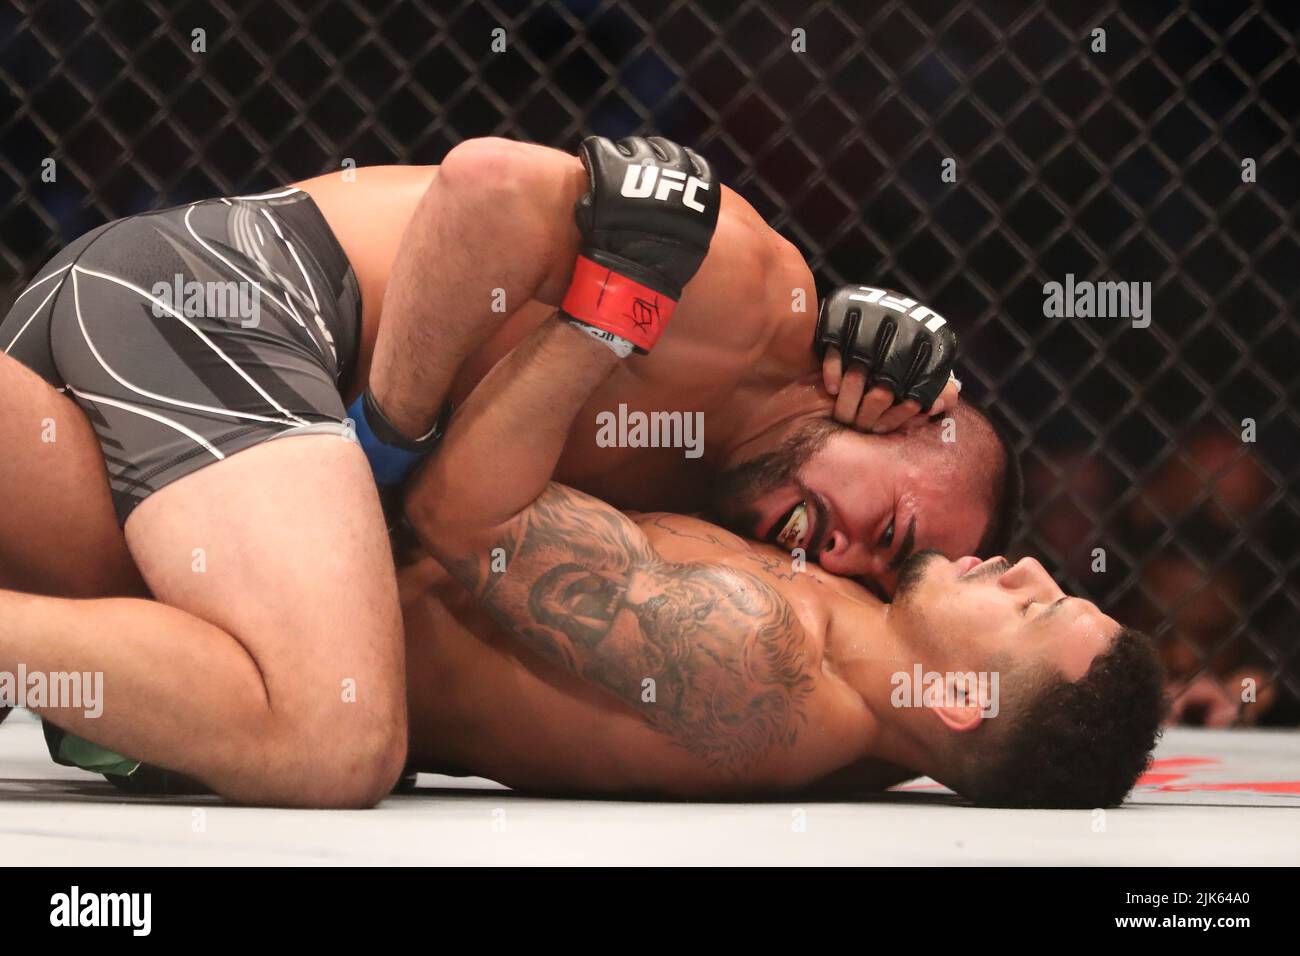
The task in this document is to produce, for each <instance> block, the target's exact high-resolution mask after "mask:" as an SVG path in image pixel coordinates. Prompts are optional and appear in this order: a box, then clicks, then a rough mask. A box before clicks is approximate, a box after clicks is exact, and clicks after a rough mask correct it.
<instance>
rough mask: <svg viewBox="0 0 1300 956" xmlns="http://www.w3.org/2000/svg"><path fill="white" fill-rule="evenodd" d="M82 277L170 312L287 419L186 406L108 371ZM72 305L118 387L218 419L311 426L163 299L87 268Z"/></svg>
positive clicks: (97, 356)
mask: <svg viewBox="0 0 1300 956" xmlns="http://www.w3.org/2000/svg"><path fill="white" fill-rule="evenodd" d="M82 274H84V275H88V276H94V277H95V278H97V279H104V280H107V281H108V282H112V283H115V284H117V285H120V286H122V287H123V288H125V289H130V290H131V291H132V292H134V293H136V294H137V295H139V296H141V297H142V298H144V299H147V300H148V301H150V302H153V303H155V304H156V305H157V306H158V307H159V308H161V309H163V310H164V311H165V312H167V314H168V315H171V316H173V317H175V318H177V319H179V320H180V321H181V322H183V323H185V325H186V326H187V327H188V328H189V329H190V330H191V331H193V332H194V334H195V335H197V336H198V337H199V339H200V340H202V341H203V342H204V344H206V345H207V346H208V347H209V348H211V349H212V351H214V352H216V353H217V355H219V356H220V357H221V358H222V360H223V361H225V363H226V364H227V365H229V366H230V367H231V368H232V369H234V370H235V373H236V374H237V375H239V377H240V378H242V379H243V380H244V381H246V382H247V383H248V384H249V385H250V386H252V388H253V390H254V391H256V392H257V393H258V394H259V395H261V396H262V397H263V398H264V399H266V401H267V402H268V403H269V404H271V405H273V406H274V407H275V408H276V410H277V411H279V412H280V413H281V414H282V415H284V416H285V418H270V417H268V416H266V415H257V414H255V413H253V412H236V411H233V410H232V409H229V408H218V407H216V406H213V405H203V404H200V403H197V402H187V401H184V400H182V399H179V398H169V397H167V396H166V395H159V394H158V393H156V392H151V391H149V390H148V389H144V388H140V387H139V386H136V385H133V384H131V383H130V382H128V381H127V380H126V379H124V378H122V376H120V375H118V374H117V372H115V371H114V370H113V369H112V368H110V367H109V365H108V363H107V362H105V361H104V357H103V356H102V355H100V354H99V350H98V349H96V348H95V344H94V343H93V342H91V341H90V333H89V331H88V330H87V329H86V323H85V320H84V318H83V317H82V314H81V294H80V285H79V283H78V282H77V276H78V275H82ZM72 301H73V305H74V306H75V309H76V313H77V324H78V325H80V326H81V335H82V338H84V339H85V340H86V345H87V346H88V347H89V348H90V351H91V354H92V355H94V356H95V360H96V361H98V362H99V364H100V365H101V366H103V369H104V371H106V372H107V373H108V374H109V375H111V376H112V377H113V378H114V379H115V380H116V381H117V382H118V384H120V385H123V386H125V387H126V388H129V389H130V390H131V391H133V392H135V393H136V394H138V395H144V396H146V397H148V398H152V399H153V400H154V401H158V402H164V403H166V404H169V405H175V406H177V407H179V408H190V409H193V410H195V411H202V412H210V413H212V414H215V415H229V416H231V417H232V418H246V419H250V420H252V421H258V422H270V423H272V424H277V425H295V424H297V425H305V424H308V423H307V421H306V420H305V419H302V418H299V417H298V416H297V415H295V414H293V413H292V412H290V411H289V410H288V409H286V408H284V407H283V406H281V405H280V403H279V402H277V401H276V400H275V399H274V398H272V397H271V396H270V395H268V394H267V392H266V390H265V389H263V388H262V386H261V385H259V384H257V382H256V381H254V380H253V379H252V378H250V377H249V375H248V373H247V372H245V371H244V370H243V369H242V368H240V367H239V365H238V364H237V363H236V362H235V361H233V360H232V359H231V358H230V356H229V355H227V354H226V353H225V352H223V351H222V350H221V349H220V348H219V347H218V346H217V344H216V343H215V342H213V341H212V340H211V339H209V338H208V337H207V336H206V335H204V334H203V332H202V330H200V329H199V328H198V327H197V326H195V325H194V324H193V323H192V322H190V321H189V319H187V318H185V316H183V315H181V314H180V313H179V312H177V311H176V310H175V309H173V308H171V307H170V306H168V305H167V303H165V302H163V301H162V300H161V299H157V298H155V297H154V296H152V295H150V294H149V293H148V292H146V291H145V290H144V289H141V288H139V287H138V286H135V285H132V284H131V283H130V282H127V281H126V280H125V279H119V278H118V277H117V276H111V275H107V274H106V273H103V272H95V271H94V270H91V269H87V268H85V267H84V266H76V267H74V268H73V270H72Z"/></svg>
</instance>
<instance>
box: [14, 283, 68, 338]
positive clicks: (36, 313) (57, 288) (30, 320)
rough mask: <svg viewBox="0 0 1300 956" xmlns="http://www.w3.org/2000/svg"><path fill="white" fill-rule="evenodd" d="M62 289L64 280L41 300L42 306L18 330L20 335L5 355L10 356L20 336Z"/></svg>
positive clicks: (16, 336)
mask: <svg viewBox="0 0 1300 956" xmlns="http://www.w3.org/2000/svg"><path fill="white" fill-rule="evenodd" d="M64 278H67V277H66V276H65V277H64ZM62 288H63V279H60V280H59V284H58V285H56V286H55V287H54V288H53V289H51V290H50V291H49V292H48V293H47V294H46V296H45V298H43V299H41V304H40V305H38V306H37V307H36V311H35V312H33V313H32V314H31V318H29V319H28V320H27V321H26V322H24V323H23V327H22V328H21V329H19V330H18V335H15V336H14V337H13V339H12V340H11V341H10V342H9V344H8V345H6V346H5V353H6V354H8V352H9V350H10V349H11V348H13V347H14V345H15V344H17V342H18V336H19V335H22V334H23V333H24V332H26V331H27V326H29V325H31V324H32V320H33V319H35V318H36V317H37V316H38V315H40V314H41V309H43V308H45V303H47V302H49V301H50V299H52V298H53V297H54V293H56V292H58V291H59V290H60V289H62ZM19 298H21V296H20V297H19ZM17 301H18V300H17V299H15V300H14V302H17Z"/></svg>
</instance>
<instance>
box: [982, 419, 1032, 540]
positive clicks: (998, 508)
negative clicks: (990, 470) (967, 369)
mask: <svg viewBox="0 0 1300 956" xmlns="http://www.w3.org/2000/svg"><path fill="white" fill-rule="evenodd" d="M972 408H973V410H974V411H975V412H976V413H977V414H978V415H980V416H981V417H982V418H983V419H984V420H985V421H986V422H988V424H989V427H990V428H992V429H993V434H994V435H995V436H996V437H997V442H998V450H999V451H1000V452H1001V461H1000V464H1001V466H1002V467H1001V468H1000V469H999V470H998V472H997V473H996V474H995V475H994V477H993V506H992V508H991V509H990V513H989V523H988V526H987V527H986V528H985V529H984V534H983V535H982V536H981V537H980V543H979V545H978V546H976V548H975V553H976V554H977V555H979V556H980V557H982V558H989V557H992V556H993V555H995V554H1006V552H1007V550H1008V549H1009V548H1010V547H1011V539H1012V537H1013V536H1014V535H1015V533H1016V529H1017V528H1018V527H1019V526H1020V511H1021V508H1022V507H1023V506H1024V499H1025V473H1024V471H1023V470H1022V469H1021V467H1020V456H1018V455H1017V454H1016V450H1015V448H1014V447H1013V446H1012V444H1011V438H1010V436H1009V435H1008V434H1007V431H1006V429H1005V428H1004V427H1003V426H1002V425H1000V424H999V423H998V422H997V421H995V420H994V419H993V418H992V417H991V416H989V415H987V414H985V413H984V412H983V411H981V410H980V409H978V408H975V407H974V406H972Z"/></svg>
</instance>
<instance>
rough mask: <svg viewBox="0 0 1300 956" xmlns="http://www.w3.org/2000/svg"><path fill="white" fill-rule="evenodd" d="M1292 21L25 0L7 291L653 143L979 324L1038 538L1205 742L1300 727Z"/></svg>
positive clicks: (4, 169)
mask: <svg viewBox="0 0 1300 956" xmlns="http://www.w3.org/2000/svg"><path fill="white" fill-rule="evenodd" d="M1298 25H1300V5H1298V4H1295V3H1293V2H1278V3H1275V4H1271V3H1264V2H1258V0H1256V2H1249V0H1240V2H1236V3H1221V2H1206V3H1191V2H1178V0H1143V2H1124V3H1115V2H1109V3H1097V4H1092V3H1075V2H1070V0H1062V2H1030V3H1015V2H1009V0H980V2H978V3H964V2H957V3H954V2H938V0H913V2H906V3H902V2H884V3H867V2H852V3H849V2H844V3H827V2H786V0H618V2H611V0H567V2H565V0H496V2H488V0H476V2H455V0H440V2H430V0H400V2H389V0H371V2H364V3H363V2H357V0H262V2H256V3H244V2H233V0H227V2H181V3H167V4H164V3H162V2H155V0H120V2H112V0H107V2H98V3H91V2H87V0H15V2H14V3H12V4H9V5H7V6H6V7H5V8H4V9H3V10H2V11H0V100H3V102H2V103H0V117H3V119H0V288H3V289H5V290H6V296H7V297H6V298H5V299H4V305H5V307H6V308H7V306H8V303H9V302H10V301H12V298H13V296H15V295H16V294H17V292H18V290H19V289H20V288H21V287H22V284H23V283H24V282H25V281H26V280H27V279H28V278H30V277H31V276H32V275H33V274H34V273H35V271H36V269H37V268H38V266H39V265H40V264H41V262H42V261H43V260H44V259H46V258H47V257H48V256H49V255H51V254H52V253H53V252H54V251H56V249H58V248H59V247H60V246H61V245H63V244H65V243H66V242H68V241H70V240H71V239H73V238H75V237H76V236H77V235H79V234H80V233H82V232H84V231H86V230H88V229H90V228H92V227H94V226H96V225H99V224H100V223H102V222H104V221H106V220H109V219H113V218H116V217H119V216H122V215H125V214H128V213H133V212H139V211H141V210H144V209H148V208H157V207H163V206H170V205H174V204H177V203H181V202H186V201H191V200H195V199H199V198H203V197H206V196H211V195H216V194H222V193H239V192H245V193H246V192H250V191H256V190H260V189H263V188H266V187H270V186H274V185H278V184H281V183H285V182H290V181H293V180H297V179H303V178H306V177H309V176H312V175H315V174H318V173H320V172H323V171H326V170H330V169H338V168H339V167H340V165H341V164H343V163H344V162H345V161H347V160H351V161H353V162H355V163H356V164H358V165H365V164H372V163H436V162H438V161H439V160H440V159H441V158H442V156H443V155H444V154H445V153H446V152H447V151H448V150H449V149H450V148H451V147H452V146H453V145H454V144H456V143H457V142H459V141H460V140H462V139H465V138H467V137H471V136H482V135H503V136H511V137H517V138H523V139H528V140H532V141H536V142H541V143H546V144H549V145H553V146H557V147H560V148H564V149H570V150H571V149H573V148H574V147H576V145H577V143H578V141H579V140H580V138H581V137H583V136H585V135H587V134H589V133H593V132H598V133H601V134H603V135H607V136H614V137H617V136H623V135H628V134H633V133H651V132H655V133H660V134H662V135H665V136H668V137H670V138H673V139H677V140H680V141H682V142H685V143H687V144H690V145H692V146H694V147H695V148H696V149H697V150H699V151H701V152H702V153H703V154H704V155H706V156H707V157H708V158H709V160H710V161H711V162H712V163H713V165H714V168H715V170H717V172H718V174H719V175H720V177H721V178H722V179H723V181H725V182H727V183H729V184H730V185H732V186H733V187H734V188H735V189H737V190H738V191H739V192H740V193H741V194H743V195H744V196H745V198H746V199H748V200H749V201H750V202H751V203H752V204H753V205H754V206H755V207H756V208H757V209H758V211H759V212H760V213H761V214H762V215H763V216H764V217H765V218H766V219H767V220H768V221H769V222H770V223H771V224H772V225H773V227H774V228H776V229H777V230H778V231H779V232H781V233H782V234H783V235H784V236H786V238H788V239H790V240H791V241H792V242H794V243H795V244H796V245H797V246H798V247H799V248H800V250H801V251H803V253H804V254H805V256H806V257H807V259H808V261H809V263H810V265H811V266H812V268H813V270H814V273H815V274H816V276H817V279H818V283H819V287H820V288H822V289H825V288H826V287H827V286H830V285H833V284H838V283H841V282H846V281H855V282H869V283H873V284H881V285H890V286H893V287H895V288H900V289H904V290H907V291H908V293H909V294H911V295H913V296H915V297H918V298H920V299H922V300H923V301H925V302H927V303H929V304H931V305H932V306H933V307H934V308H936V309H937V310H938V311H940V312H942V313H943V314H945V315H947V316H948V317H949V318H950V319H951V320H953V321H954V323H955V325H956V327H957V328H958V329H959V331H960V336H961V342H962V358H961V360H960V372H961V375H962V378H963V381H964V382H965V384H966V385H967V387H968V388H967V393H966V394H967V395H968V396H969V397H971V398H973V399H974V400H976V401H977V402H979V403H980V404H981V405H983V406H985V407H988V408H990V409H991V410H992V411H994V412H995V414H996V415H997V416H998V417H999V418H1000V419H1001V420H1003V421H1004V422H1005V423H1007V424H1008V425H1009V429H1010V431H1011V433H1012V434H1013V436H1014V439H1015V442H1016V445H1017V448H1018V450H1019V452H1020V454H1021V456H1022V458H1023V461H1024V466H1025V470H1026V479H1027V492H1028V495H1027V507H1026V515H1025V518H1026V521H1025V526H1024V531H1023V533H1022V534H1021V536H1020V538H1019V539H1018V541H1017V549H1018V550H1019V551H1021V552H1024V553H1032V554H1035V555H1039V556H1041V558H1042V560H1043V561H1044V563H1045V564H1046V565H1047V566H1048V567H1049V569H1051V570H1053V571H1054V572H1055V573H1056V574H1057V575H1058V578H1059V579H1060V580H1061V581H1062V584H1063V586H1064V587H1065V588H1066V589H1067V590H1073V591H1074V592H1076V593H1080V594H1083V595H1086V596H1089V597H1092V598H1094V599H1096V600H1098V601H1101V602H1103V604H1104V605H1105V606H1107V607H1108V608H1111V609H1113V611H1114V613H1115V615H1116V616H1117V617H1120V618H1121V619H1123V620H1125V621H1126V622H1129V623H1133V624H1135V625H1137V626H1139V627H1142V628H1144V629H1146V630H1148V631H1149V632H1151V633H1153V634H1155V635H1156V636H1157V637H1158V638H1159V639H1160V642H1161V646H1162V649H1163V652H1164V656H1165V660H1166V665H1167V666H1168V668H1169V669H1170V672H1171V674H1172V675H1173V678H1174V681H1175V684H1176V686H1178V687H1187V688H1190V693H1189V694H1188V695H1186V697H1185V703H1187V705H1188V706H1186V708H1185V712H1184V714H1183V716H1184V719H1186V720H1188V721H1191V722H1196V721H1198V720H1204V719H1206V717H1207V715H1209V714H1210V713H1212V712H1214V710H1215V709H1216V707H1217V706H1218V705H1219V704H1221V703H1222V702H1223V701H1227V702H1228V704H1229V706H1230V707H1231V708H1232V709H1234V710H1236V709H1238V702H1239V701H1241V700H1242V699H1243V697H1244V698H1247V699H1251V698H1257V700H1256V702H1255V703H1254V704H1252V705H1251V706H1249V707H1246V708H1244V711H1245V713H1246V714H1247V715H1248V717H1247V719H1249V720H1251V721H1254V720H1258V721H1259V722H1262V723H1292V724H1293V723H1297V722H1300V650H1298V649H1300V582H1298V581H1297V573H1296V564H1297V560H1296V551H1297V548H1296V542H1297V541H1298V540H1300V492H1298V491H1297V487H1298V485H1300V481H1298V478H1300V475H1298V465H1300V414H1298V413H1297V404H1300V403H1297V400H1296V399H1297V385H1296V381H1297V377H1298V376H1297V369H1300V329H1298V327H1297V323H1296V319H1295V306H1296V298H1297V288H1298V287H1300V267H1298V266H1297V263H1298V262H1300V248H1298V245H1297V244H1298V243H1300V227H1298V226H1297V222H1296V209H1297V206H1298V205H1300V202H1298V201H1297V200H1298V198H1300V197H1298V195H1297V193H1298V192H1300V153H1298V152H1297V146H1296V135H1295V134H1296V128H1295V118H1296V117H1297V116H1300V58H1298V57H1297V44H1296V35H1297V26H1298ZM196 30H198V31H202V34H201V36H202V43H201V46H202V47H203V49H202V50H201V51H199V50H197V49H196V47H198V46H199V45H200V42H199V38H200V34H197V33H195V31H196ZM1097 30H1101V31H1103V32H1102V33H1100V34H1099V33H1097V32H1095V31H1097ZM49 160H53V168H54V169H55V170H57V175H56V177H55V179H54V181H53V182H50V181H47V177H46V176H45V175H43V174H44V172H45V171H46V170H47V168H49V167H50V164H49V163H48V161H49ZM1090 281H1099V282H1123V283H1139V284H1141V283H1149V284H1150V285H1149V286H1147V287H1145V288H1147V289H1149V290H1150V298H1149V300H1148V307H1147V310H1146V315H1145V316H1144V317H1141V318H1134V317H1131V316H1114V315H1112V316H1110V317H1084V316H1081V315H1079V314H1077V313H1078V312H1079V309H1075V310H1073V311H1074V312H1075V313H1076V314H1075V315H1069V314H1068V313H1069V312H1070V311H1071V309H1070V308H1069V306H1068V305H1067V306H1066V307H1065V308H1064V309H1063V310H1060V311H1062V312H1064V313H1066V314H1056V315H1049V314H1047V313H1048V312H1051V311H1052V310H1051V309H1050V308H1047V306H1046V305H1045V303H1046V302H1047V300H1048V298H1049V290H1050V288H1051V286H1050V284H1051V283H1061V284H1062V286H1064V287H1065V291H1066V293H1067V294H1066V295H1065V298H1066V299H1067V300H1069V301H1074V300H1073V298H1072V297H1071V296H1069V295H1068V293H1069V291H1070V288H1071V287H1070V285H1069V283H1076V284H1078V283H1087V282H1090ZM1076 287H1081V286H1077V285H1076ZM1135 288H1136V289H1137V290H1138V291H1139V292H1140V291H1141V289H1142V288H1143V287H1142V286H1141V285H1139V286H1137V287H1135ZM1134 301H1136V300H1134ZM1144 323H1149V324H1144Z"/></svg>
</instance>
